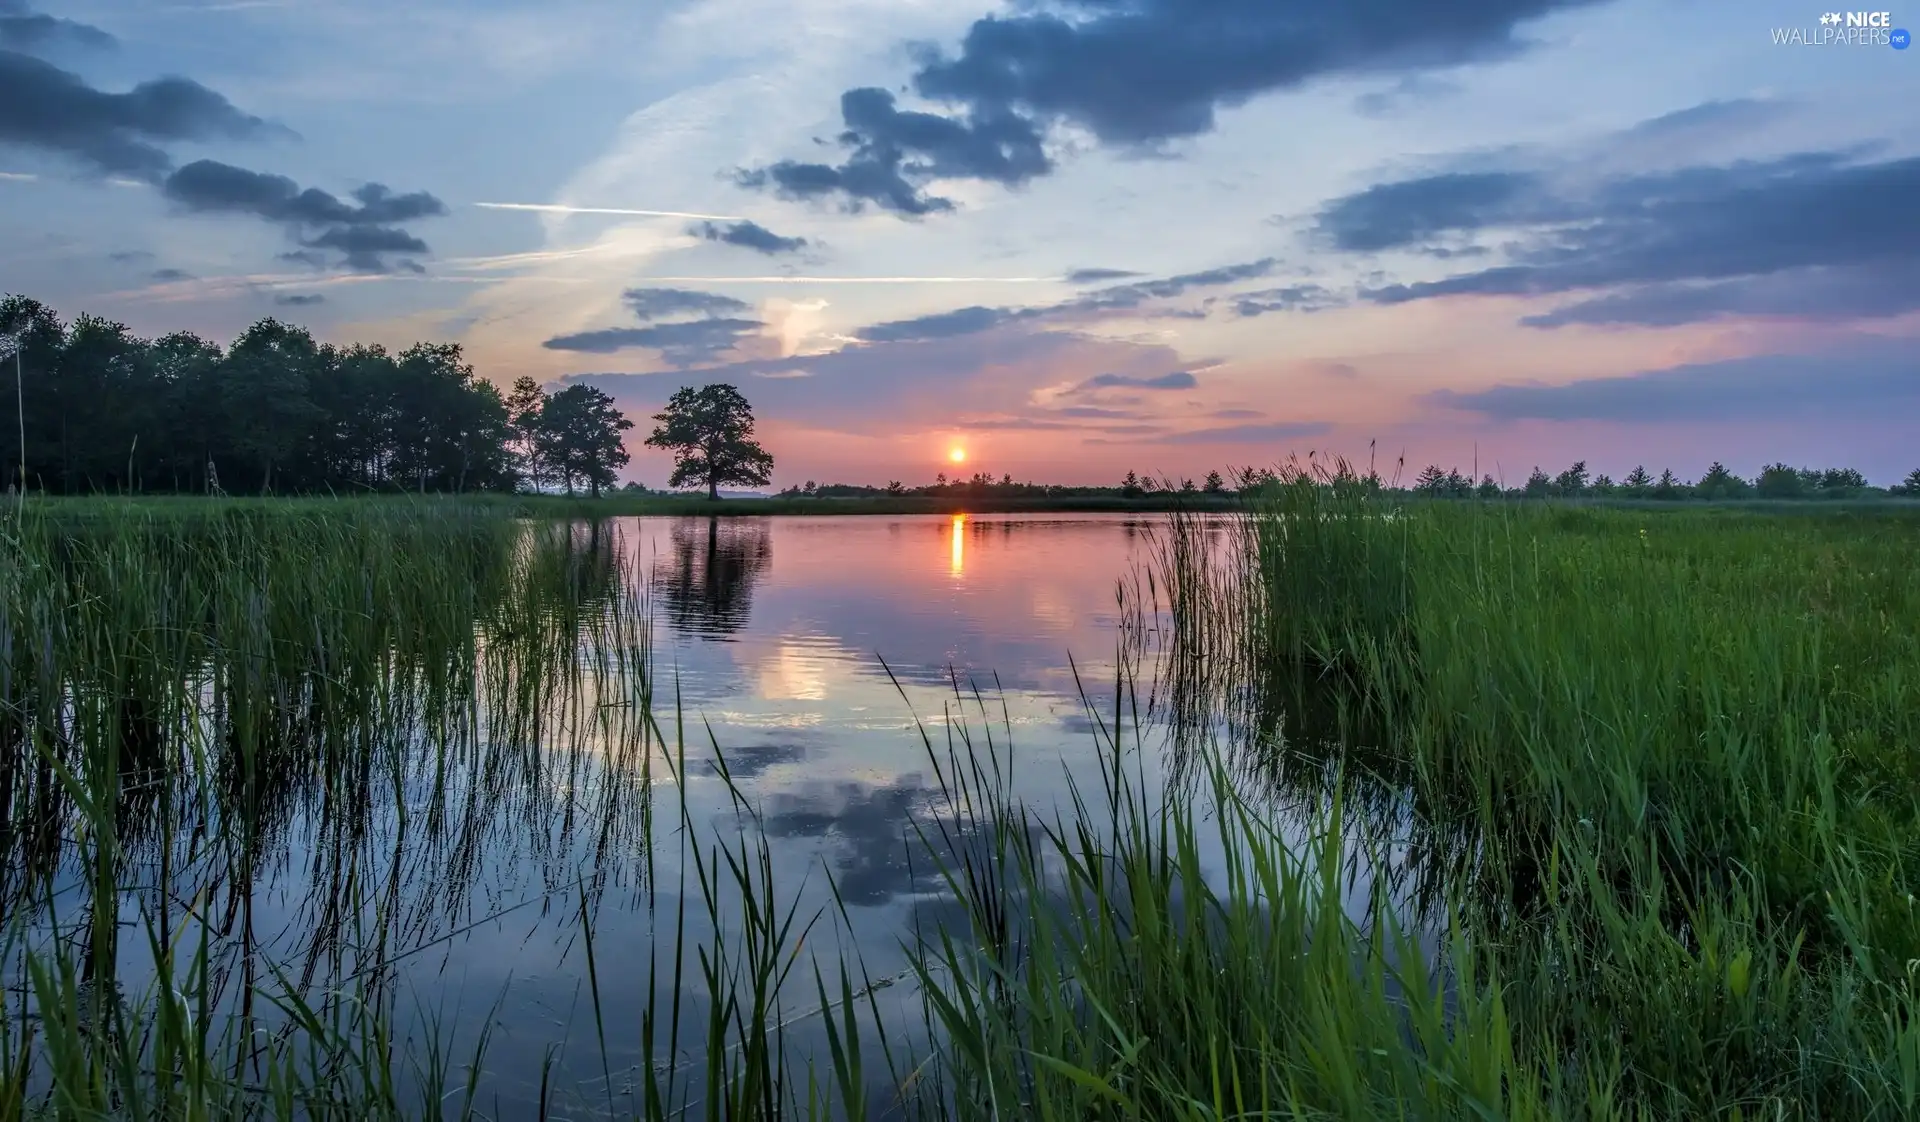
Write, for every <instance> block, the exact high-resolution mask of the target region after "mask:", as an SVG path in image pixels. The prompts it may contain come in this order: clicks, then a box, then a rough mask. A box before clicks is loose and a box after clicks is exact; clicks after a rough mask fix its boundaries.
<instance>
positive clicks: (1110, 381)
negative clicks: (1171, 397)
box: [1074, 370, 1200, 393]
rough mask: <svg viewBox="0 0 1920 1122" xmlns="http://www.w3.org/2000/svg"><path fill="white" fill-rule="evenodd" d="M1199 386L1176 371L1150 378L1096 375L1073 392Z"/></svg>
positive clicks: (1198, 380) (1178, 388)
mask: <svg viewBox="0 0 1920 1122" xmlns="http://www.w3.org/2000/svg"><path fill="white" fill-rule="evenodd" d="M1199 384H1200V379H1198V378H1195V377H1194V376H1193V375H1192V374H1189V373H1187V372H1186V371H1185V370H1176V371H1174V372H1173V373H1171V374H1161V375H1158V376H1157V377H1152V378H1138V377H1130V376H1128V375H1126V374H1096V375H1094V376H1093V377H1091V378H1088V379H1087V380H1086V381H1084V382H1082V383H1080V384H1079V385H1077V386H1075V387H1074V392H1076V393H1082V392H1085V391H1087V390H1101V389H1109V388H1114V387H1119V386H1126V387H1129V388H1131V389H1137V390H1190V389H1193V388H1194V387H1195V386H1197V385H1199Z"/></svg>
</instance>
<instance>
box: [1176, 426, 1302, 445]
mask: <svg viewBox="0 0 1920 1122" xmlns="http://www.w3.org/2000/svg"><path fill="white" fill-rule="evenodd" d="M1332 431H1333V426H1332V425H1330V424H1328V423H1327V422H1325V421H1281V422H1276V423H1273V424H1265V425H1221V426H1219V427H1217V428H1206V429H1191V430H1189V431H1187V432H1179V433H1173V434H1171V435H1169V436H1163V437H1161V438H1160V439H1159V440H1158V441H1157V442H1156V443H1160V444H1270V443H1278V442H1280V441H1285V440H1298V439H1300V438H1301V437H1303V436H1324V435H1325V434H1327V433H1329V432H1332Z"/></svg>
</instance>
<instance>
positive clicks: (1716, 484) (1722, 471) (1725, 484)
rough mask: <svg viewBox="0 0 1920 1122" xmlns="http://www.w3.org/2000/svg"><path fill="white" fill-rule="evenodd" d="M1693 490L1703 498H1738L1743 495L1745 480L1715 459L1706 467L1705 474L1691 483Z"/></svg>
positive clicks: (1745, 488) (1744, 493)
mask: <svg viewBox="0 0 1920 1122" xmlns="http://www.w3.org/2000/svg"><path fill="white" fill-rule="evenodd" d="M1693 491H1694V494H1696V495H1699V496H1700V497H1701V498H1703V499H1738V498H1743V497H1745V495H1746V493H1747V481H1746V480H1744V479H1742V478H1740V477H1739V476H1737V475H1735V474H1733V472H1731V471H1728V470H1727V467H1726V465H1725V464H1722V463H1721V462H1720V461H1718V460H1715V461H1714V462H1713V464H1712V466H1710V467H1708V468H1707V474H1705V475H1703V476H1701V477H1700V482H1698V483H1696V484H1694V485H1693Z"/></svg>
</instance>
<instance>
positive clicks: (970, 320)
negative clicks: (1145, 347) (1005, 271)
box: [859, 257, 1278, 343]
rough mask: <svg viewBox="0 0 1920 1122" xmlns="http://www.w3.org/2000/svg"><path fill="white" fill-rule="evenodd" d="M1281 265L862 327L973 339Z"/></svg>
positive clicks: (887, 338)
mask: <svg viewBox="0 0 1920 1122" xmlns="http://www.w3.org/2000/svg"><path fill="white" fill-rule="evenodd" d="M1277 264H1278V261H1277V259H1275V258H1272V257H1265V258H1262V259H1260V260H1258V261H1248V262H1245V263H1242V264H1238V265H1223V266H1220V267H1218V268H1213V269H1204V270H1201V271H1200V272H1197V273H1182V274H1180V275H1178V276H1172V277H1166V278H1163V279H1161V280H1153V281H1137V282H1134V283H1132V284H1121V285H1110V286H1108V287H1106V288H1100V289H1095V290H1094V291H1092V292H1086V293H1082V294H1081V295H1079V296H1076V297H1073V298H1072V299H1070V300H1064V301H1061V302H1059V303H1055V304H1040V305H1032V306H1028V307H1021V308H989V307H984V306H981V305H973V306H971V307H966V308H955V309H953V310H952V311H947V312H934V313H932V314H930V315H924V316H914V317H912V318H910V319H900V320H889V321H887V322H885V323H876V324H873V325H872V326H870V327H866V328H863V329H862V330H861V331H860V333H859V334H860V338H862V339H864V340H866V341H868V342H872V343H880V342H886V343H898V342H906V341H908V340H912V339H945V338H950V337H953V336H956V335H972V334H976V333H978V332H982V331H991V330H993V329H995V328H998V327H1005V326H1006V325H1008V324H1012V323H1022V322H1041V321H1046V322H1062V323H1072V322H1080V321H1085V320H1087V319H1090V318H1100V317H1103V316H1109V315H1113V314H1115V313H1134V312H1137V311H1138V310H1139V309H1141V308H1142V307H1144V306H1145V305H1147V304H1150V303H1152V302H1154V301H1156V300H1167V299H1172V298H1173V297H1176V296H1181V295H1184V294H1186V293H1188V292H1190V291H1192V290H1193V289H1196V288H1206V287H1217V286H1221V285H1228V284H1234V283H1237V282H1239V281H1242V280H1248V279H1251V278H1255V277H1262V276H1266V275H1267V274H1268V273H1270V272H1272V271H1273V269H1274V267H1275V266H1276V265H1277ZM1085 271H1086V272H1089V273H1107V272H1118V270H1098V269H1095V270H1085ZM1205 314H1206V313H1204V312H1201V311H1196V310H1163V311H1158V312H1156V313H1155V315H1158V316H1169V317H1175V318H1201V317H1204V316H1205Z"/></svg>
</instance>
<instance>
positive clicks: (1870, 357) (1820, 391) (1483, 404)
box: [1426, 339, 1920, 423]
mask: <svg viewBox="0 0 1920 1122" xmlns="http://www.w3.org/2000/svg"><path fill="white" fill-rule="evenodd" d="M1426 400H1427V401H1429V402H1430V403H1432V404H1435V405H1440V406H1444V407H1446V408H1451V409H1460V410H1465V411H1468V412H1472V413H1478V414H1481V415H1482V416H1485V417H1490V418H1494V419H1496V420H1503V421H1514V420H1549V421H1616V422H1626V423H1647V422H1659V421H1730V420H1777V421H1788V420H1805V419H1811V418H1815V417H1824V418H1834V419H1849V420H1867V419H1879V418H1884V417H1887V416H1891V415H1903V414H1904V415H1913V414H1914V413H1915V412H1916V411H1920V367H1917V366H1916V364H1915V360H1914V358H1913V349H1912V342H1911V340H1905V339H1900V340H1886V341H1882V342H1878V343H1874V344H1868V345H1861V346H1856V347H1854V348H1851V349H1849V350H1846V351H1841V352H1837V353H1821V354H1771V355H1756V356H1750V357H1745V358H1737V359H1726V360H1723V361H1719V362H1707V363H1696V364H1692V365H1687V366H1676V367H1671V368H1668V369H1665V370H1651V371H1645V372H1642V373H1638V374H1630V375H1625V376H1622V377H1612V378H1586V379H1582V380H1580V381H1576V382H1569V383H1566V384H1564V385H1557V386H1551V385H1527V384H1506V385H1498V386H1493V387H1490V388H1488V389H1484V390H1474V391H1468V392H1458V391H1453V390H1441V391H1438V392H1436V393H1433V394H1429V395H1428V396H1427V399H1426Z"/></svg>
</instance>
